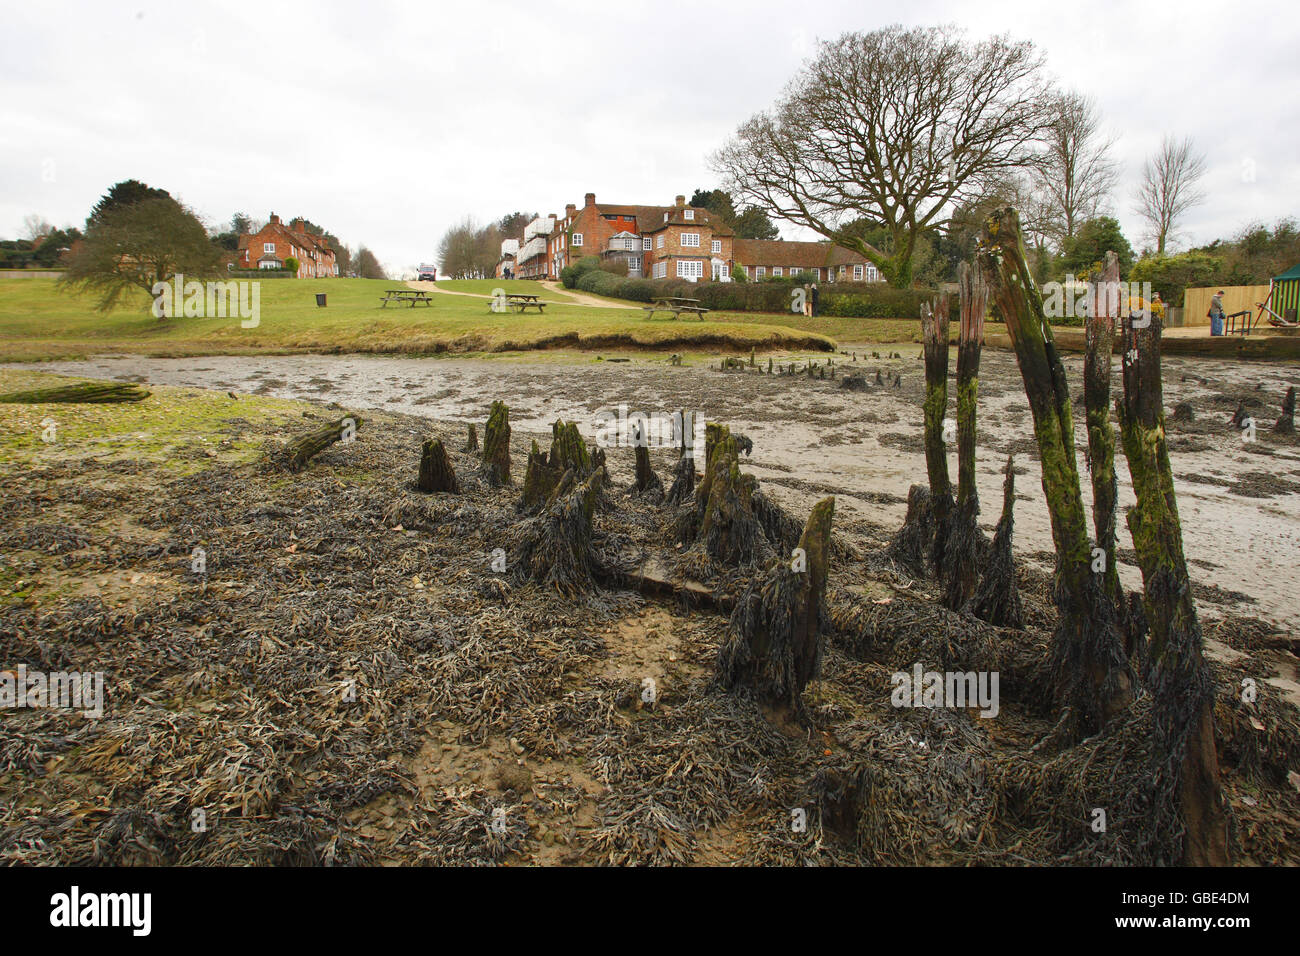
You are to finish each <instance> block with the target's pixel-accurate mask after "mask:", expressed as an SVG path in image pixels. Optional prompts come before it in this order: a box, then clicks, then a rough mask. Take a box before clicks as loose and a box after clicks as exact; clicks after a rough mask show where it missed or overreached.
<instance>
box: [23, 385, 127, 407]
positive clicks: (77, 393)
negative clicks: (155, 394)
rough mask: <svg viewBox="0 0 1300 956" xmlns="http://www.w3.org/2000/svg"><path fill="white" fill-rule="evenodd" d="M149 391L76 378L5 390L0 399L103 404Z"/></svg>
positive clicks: (36, 402)
mask: <svg viewBox="0 0 1300 956" xmlns="http://www.w3.org/2000/svg"><path fill="white" fill-rule="evenodd" d="M149 395H150V393H149V392H148V391H146V390H145V389H143V388H141V387H140V386H139V385H135V384H133V383H131V382H77V383H75V384H72V385H52V386H50V387H48V388H33V389H28V390H26V391H21V392H5V393H4V394H3V395H0V403H3V404H6V405H44V404H54V403H60V404H69V405H92V404H94V405H102V404H109V403H118V402H139V401H142V400H143V399H146V398H148V397H149Z"/></svg>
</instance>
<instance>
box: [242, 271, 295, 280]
mask: <svg viewBox="0 0 1300 956" xmlns="http://www.w3.org/2000/svg"><path fill="white" fill-rule="evenodd" d="M226 275H227V276H228V277H229V278H231V279H296V278H298V273H297V272H290V271H289V270H288V269H231V270H230V271H229V272H227V273H226Z"/></svg>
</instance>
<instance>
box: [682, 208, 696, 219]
mask: <svg viewBox="0 0 1300 956" xmlns="http://www.w3.org/2000/svg"><path fill="white" fill-rule="evenodd" d="M682 215H684V216H685V217H686V218H687V219H694V218H695V210H694V209H687V210H685V211H684V212H683V213H682Z"/></svg>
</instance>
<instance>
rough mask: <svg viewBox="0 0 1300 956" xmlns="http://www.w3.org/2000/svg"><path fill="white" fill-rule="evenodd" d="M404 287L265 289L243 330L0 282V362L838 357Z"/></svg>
mask: <svg viewBox="0 0 1300 956" xmlns="http://www.w3.org/2000/svg"><path fill="white" fill-rule="evenodd" d="M483 281H484V282H487V283H492V282H493V281H495V280H483ZM522 284H524V285H527V284H526V283H522ZM402 285H403V284H402V283H399V282H388V281H381V280H368V279H330V280H326V281H302V280H291V279H286V280H279V281H274V282H263V283H262V284H261V321H260V324H259V325H258V327H257V328H254V329H244V328H241V327H240V322H239V320H238V319H236V318H203V319H200V318H172V319H157V318H155V317H154V316H153V315H152V314H151V313H150V312H149V311H148V299H147V297H146V296H145V295H144V293H143V292H141V293H140V294H139V295H138V296H137V297H135V298H134V299H133V300H132V301H130V302H129V303H127V304H126V305H124V306H123V307H122V308H119V309H116V310H114V311H112V312H110V313H108V314H106V315H105V314H101V313H99V312H96V311H95V310H94V308H93V300H92V299H90V298H88V297H81V296H75V295H72V294H69V293H66V292H61V291H60V290H59V289H58V288H57V287H56V285H55V283H54V282H53V281H51V280H42V279H26V280H19V279H12V280H0V360H7V361H39V360H45V359H56V358H79V357H84V356H87V355H92V354H96V353H104V352H131V353H136V354H142V355H155V356H186V355H205V354H207V355H211V354H228V355H239V354H259V353H262V354H264V353H285V352H374V353H385V352H387V353H412V354H434V353H440V352H469V353H473V352H506V351H516V350H530V349H545V348H556V347H560V348H580V349H614V348H637V349H656V350H674V351H690V350H697V349H706V350H711V351H717V350H734V351H738V352H747V351H748V350H749V349H750V348H751V347H753V348H758V349H760V350H769V351H770V350H773V349H790V350H817V351H826V350H830V349H832V348H834V342H833V341H832V340H831V339H830V338H828V337H827V336H825V335H822V334H818V333H816V332H812V331H808V330H803V329H799V328H794V327H791V326H790V325H782V324H780V323H779V320H778V318H777V317H775V316H765V317H762V318H765V319H766V320H767V321H762V322H756V321H752V319H753V318H754V317H752V316H735V315H719V316H710V317H709V321H705V322H694V321H681V322H675V321H666V320H659V321H647V320H646V319H645V318H644V317H643V316H642V314H641V313H640V312H639V311H636V312H633V311H628V310H619V309H608V310H605V309H600V308H592V307H590V306H581V305H574V304H565V303H560V302H557V303H556V304H553V305H551V306H550V307H548V308H547V310H546V313H545V315H536V314H528V315H516V314H513V313H510V314H505V315H501V314H497V313H493V312H490V311H489V310H488V307H487V303H486V301H485V300H484V299H480V298H474V297H471V296H463V295H443V294H438V293H435V294H434V295H435V298H434V302H433V305H432V306H422V305H421V306H416V307H415V308H410V307H407V306H390V307H388V308H381V307H380V296H381V295H382V294H383V291H384V290H385V289H388V288H399V287H402ZM494 287H495V286H494ZM533 288H535V286H534V287H533ZM464 291H471V290H470V289H468V288H467V289H465V290H464ZM490 291H491V289H488V292H490ZM317 292H324V293H326V294H327V295H328V297H329V298H328V303H329V304H328V307H327V308H323V309H322V308H317V306H316V301H315V294H316V293H317ZM548 298H551V296H548ZM792 318H798V317H793V316H792Z"/></svg>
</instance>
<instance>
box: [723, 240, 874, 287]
mask: <svg viewBox="0 0 1300 956" xmlns="http://www.w3.org/2000/svg"><path fill="white" fill-rule="evenodd" d="M735 251H736V264H737V265H739V266H740V267H741V268H742V269H743V270H745V276H746V278H748V279H749V280H750V281H751V282H758V281H760V280H762V279H766V278H769V277H771V276H778V277H779V276H791V275H797V274H798V273H800V272H805V273H809V274H810V275H811V276H812V278H814V279H816V280H818V281H825V282H879V281H881V279H880V270H879V269H877V268H876V267H875V265H873V264H872V263H870V262H868V261H867V260H866V258H865V257H863V256H861V255H859V254H858V253H856V252H852V251H850V250H848V249H845V248H844V247H843V246H837V245H833V244H832V243H830V242H786V241H783V240H780V239H737V240H736V241H735Z"/></svg>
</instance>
